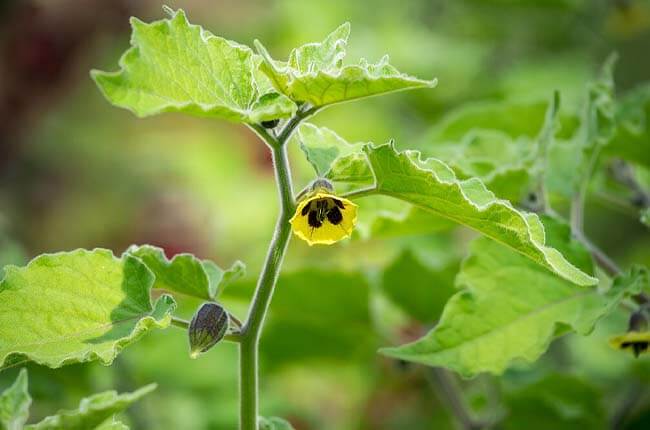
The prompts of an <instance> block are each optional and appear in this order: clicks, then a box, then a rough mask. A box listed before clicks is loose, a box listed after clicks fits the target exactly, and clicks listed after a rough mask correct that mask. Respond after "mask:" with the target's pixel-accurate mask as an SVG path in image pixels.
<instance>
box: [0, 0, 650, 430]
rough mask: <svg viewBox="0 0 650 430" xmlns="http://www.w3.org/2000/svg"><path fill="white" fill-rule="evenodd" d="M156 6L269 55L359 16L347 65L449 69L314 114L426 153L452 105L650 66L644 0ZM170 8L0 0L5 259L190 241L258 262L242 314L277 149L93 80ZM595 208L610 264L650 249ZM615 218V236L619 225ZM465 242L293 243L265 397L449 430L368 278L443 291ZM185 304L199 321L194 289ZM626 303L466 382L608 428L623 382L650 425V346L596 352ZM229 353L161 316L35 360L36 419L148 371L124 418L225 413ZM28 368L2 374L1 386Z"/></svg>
mask: <svg viewBox="0 0 650 430" xmlns="http://www.w3.org/2000/svg"><path fill="white" fill-rule="evenodd" d="M165 3H166V4H168V5H169V6H171V7H172V8H183V9H184V10H185V11H186V12H187V14H188V17H189V19H190V21H191V22H193V23H195V24H200V25H202V26H204V27H205V28H206V29H209V30H210V31H211V32H213V33H215V34H217V35H221V36H224V37H226V38H229V39H232V40H236V41H239V42H241V43H244V44H247V45H249V46H252V42H253V40H254V39H255V38H259V39H260V40H262V41H263V42H264V44H265V45H266V46H267V47H268V48H269V49H270V51H271V52H272V54H273V55H274V56H275V57H276V58H284V57H286V56H287V55H288V53H289V51H290V49H291V48H292V47H294V46H297V45H299V44H302V43H306V42H310V41H317V40H321V39H322V38H323V37H324V36H325V35H326V34H327V33H329V32H330V31H331V30H333V29H334V28H336V27H337V26H338V25H339V24H341V23H342V22H345V21H350V22H351V24H352V36H351V41H350V44H349V50H348V57H349V58H350V59H351V60H350V61H354V60H356V59H357V58H359V57H361V56H364V57H366V58H368V59H369V60H372V61H374V60H377V59H378V58H380V57H381V56H382V55H383V54H384V53H389V54H390V56H391V60H392V63H393V64H394V65H395V66H396V67H398V68H399V69H400V70H402V71H405V72H407V73H409V74H413V75H416V76H419V77H422V78H431V77H437V78H438V80H439V84H438V87H437V88H435V89H432V90H420V91H413V92H406V93H398V94H394V95H389V96H386V97H381V98H372V99H367V100H363V101H360V102H356V103H350V104H344V105H340V106H336V107H333V108H331V109H328V110H326V111H324V112H322V113H321V114H319V115H318V116H317V117H316V118H315V120H314V122H316V123H318V124H321V125H327V126H328V127H330V128H332V129H334V130H336V131H337V132H338V133H339V134H340V135H341V136H343V137H344V138H346V139H347V140H349V141H351V142H357V141H373V142H377V143H380V142H385V141H387V140H389V139H391V138H394V139H395V140H396V142H397V145H398V147H400V148H420V149H423V150H424V151H426V150H427V146H428V145H430V144H431V142H428V141H427V135H428V131H429V130H430V129H431V128H432V127H435V125H436V124H437V123H438V122H439V121H440V119H441V118H442V117H443V116H444V115H446V114H448V113H449V112H452V111H454V109H456V108H458V107H460V106H464V105H466V104H468V103H474V102H477V101H491V102H501V101H512V100H516V101H521V102H529V101H540V100H541V101H544V100H548V99H550V97H551V96H552V92H553V90H555V89H558V90H560V91H561V94H562V103H563V109H569V110H570V109H572V108H575V107H576V106H577V105H578V103H579V101H580V97H581V95H582V94H583V91H584V83H585V82H586V81H588V80H589V79H590V78H592V77H593V76H594V75H595V73H596V71H597V70H598V67H599V66H600V64H601V63H602V62H603V60H604V59H605V58H606V57H607V55H608V54H610V53H611V52H613V51H617V52H618V53H619V55H620V60H619V63H618V66H617V69H616V83H617V91H618V92H620V93H624V92H625V91H627V90H630V89H632V88H634V87H635V86H637V85H639V84H641V83H643V82H645V81H647V80H650V2H648V1H646V0H545V1H535V0H408V1H401V2H399V1H394V0H374V1H372V2H367V1H349V0H328V1H324V0H320V1H298V0H296V1H292V0H276V1H261V0H260V1H257V0H256V1H235V0H230V1H207V0H202V1H200V0H191V1H190V0H188V1H171V0H169V1H166V2H165ZM161 5H162V3H161V2H160V1H157V0H139V1H128V0H83V1H79V0H2V1H0V266H3V265H5V264H9V263H15V264H24V263H25V262H26V261H28V260H29V259H30V258H31V257H33V256H35V255H38V254H40V253H43V252H54V251H62V250H71V249H74V248H77V247H84V248H94V247H105V248H109V249H112V250H114V251H115V252H116V253H121V252H123V251H124V250H125V249H126V248H127V247H128V245H130V244H132V243H139V244H141V243H149V244H153V245H157V246H160V247H163V248H164V249H165V251H166V253H167V255H168V256H170V257H171V256H173V255H175V254H177V253H179V252H192V253H194V254H196V255H198V256H201V257H204V258H210V259H212V260H214V261H216V262H218V263H219V264H220V265H222V266H227V265H229V264H230V263H232V262H233V261H234V260H237V259H240V260H243V261H244V262H245V263H246V264H247V267H248V278H247V279H246V280H245V281H243V282H241V283H240V285H236V286H233V287H232V289H233V290H235V291H233V292H232V293H231V294H230V295H229V296H228V304H229V306H230V308H231V310H232V311H233V312H234V313H235V314H238V315H239V316H240V317H243V316H245V310H246V306H245V305H246V299H247V298H248V296H249V295H250V290H251V285H252V284H251V283H252V282H253V280H254V277H255V275H256V274H257V273H258V271H259V269H260V266H261V262H262V259H263V256H264V253H265V250H266V246H267V243H268V240H269V239H270V235H271V231H272V228H273V222H274V218H275V214H276V210H277V205H276V196H275V190H274V185H273V177H272V168H271V164H270V157H269V154H268V151H267V150H266V148H265V146H264V145H263V144H261V143H260V142H259V141H258V140H257V139H256V137H255V136H254V135H253V134H252V133H251V132H250V131H249V130H247V129H246V128H244V127H241V126H238V125H235V124H229V123H225V122H221V121H214V120H213V121H211V120H206V119H194V118H188V117H184V116H182V115H180V114H165V115H162V116H158V117H153V118H149V119H142V120H139V119H136V118H135V117H134V116H133V115H131V114H130V113H129V112H127V111H124V110H120V109H117V108H114V107H112V106H111V105H109V104H108V103H107V102H106V101H105V100H104V99H103V98H102V96H101V95H100V93H99V91H98V90H97V89H96V87H95V86H94V84H93V82H92V81H91V79H90V78H89V70H90V69H92V68H99V69H103V70H114V69H115V68H116V67H117V60H118V58H119V56H120V55H121V53H122V52H123V51H124V50H125V49H126V48H127V47H128V46H129V33H130V29H129V25H128V18H129V16H131V15H135V16H138V17H139V18H141V19H143V20H145V21H151V20H154V19H159V18H162V17H163V12H162V9H161ZM291 151H292V154H291V155H292V159H293V167H294V179H295V183H296V186H297V187H302V186H304V185H305V184H307V183H308V181H309V180H310V179H312V178H313V174H312V173H311V171H310V169H309V166H308V165H307V164H306V162H305V161H304V160H303V158H302V157H301V156H300V154H299V153H298V148H297V147H293V148H291ZM375 203H377V202H375ZM378 203H380V204H382V205H384V204H385V205H384V206H382V207H384V208H388V209H389V210H390V209H391V208H392V207H393V206H391V205H394V204H393V203H390V202H383V201H379V202H378ZM624 203H625V202H624ZM402 209H403V208H401V207H395V210H402ZM589 214H590V216H589V219H590V222H589V223H588V230H589V232H590V234H591V235H592V237H593V238H594V240H595V241H596V242H598V243H599V244H600V245H601V246H603V247H605V248H606V249H608V250H611V253H612V254H613V256H614V257H615V258H616V259H618V260H619V262H621V263H623V264H625V263H628V262H631V261H636V262H639V263H649V262H650V245H649V244H650V242H649V238H648V231H647V230H644V229H643V227H641V226H640V225H638V222H637V218H638V217H637V216H636V214H635V212H634V211H633V210H631V209H630V208H629V204H628V205H623V207H622V209H621V208H612V204H611V201H609V202H608V201H606V200H604V199H603V200H595V201H592V202H591V203H590V206H589ZM364 216H366V215H364V214H363V213H362V216H361V220H360V222H361V224H362V226H361V227H362V229H361V230H362V231H363V224H364V222H366V223H367V222H368V219H366V218H364ZM608 225H616V226H618V227H617V228H618V229H619V230H620V231H617V232H616V234H612V232H611V231H608V228H607V226H608ZM435 229H436V228H433V230H435ZM359 236H361V235H359ZM386 236H390V235H386ZM471 237H472V235H471V234H470V233H468V232H467V231H465V230H448V229H444V232H435V231H433V232H431V233H430V234H426V235H424V234H418V235H417V236H408V237H398V238H391V237H383V238H376V239H372V240H368V239H364V238H362V237H356V238H355V239H354V240H352V241H350V242H347V243H344V244H342V245H340V246H333V247H326V248H313V249H310V248H308V247H307V246H306V245H305V244H304V243H300V242H298V241H293V242H292V244H291V247H290V251H289V255H288V257H287V259H286V275H284V278H283V279H284V280H283V282H282V283H281V286H282V288H281V289H279V290H278V295H277V297H276V299H275V301H274V303H273V309H274V314H272V315H271V320H270V327H269V330H267V332H265V336H264V338H263V345H262V348H263V351H262V358H263V363H262V365H263V366H262V371H263V373H262V375H263V379H262V387H261V388H262V407H263V410H262V412H263V413H264V414H266V415H278V416H283V417H286V418H288V419H289V420H290V421H291V422H292V423H293V424H294V425H295V427H296V429H298V430H317V429H342V430H346V429H408V430H418V429H423V430H424V429H432V428H436V429H444V428H455V425H456V424H455V422H454V420H453V418H452V416H451V414H450V412H449V409H448V407H447V405H446V403H445V402H444V399H440V398H439V397H438V396H437V395H436V392H435V390H432V387H431V384H432V383H435V382H432V380H431V378H430V377H429V376H430V375H428V373H427V371H426V370H424V369H422V368H419V367H417V366H409V365H406V364H404V363H396V362H393V361H391V360H388V359H385V358H381V357H380V356H378V355H376V354H375V351H376V348H377V347H378V346H380V345H386V344H387V343H391V342H392V341H395V340H396V339H399V340H401V341H402V342H403V341H406V340H408V339H411V338H413V337H414V336H418V334H421V333H422V332H423V331H424V330H426V326H425V325H423V324H420V323H418V322H415V321H408V320H405V319H404V318H403V316H402V315H400V314H399V312H397V311H396V310H395V309H393V308H392V307H391V305H390V303H387V302H386V300H384V299H383V298H382V297H381V295H380V294H376V290H377V283H378V282H384V283H393V284H395V285H401V284H411V285H412V286H413V288H416V287H418V286H420V285H422V286H423V288H426V287H427V286H430V285H431V284H438V285H440V288H439V290H438V291H439V293H438V294H439V297H437V298H435V299H436V300H437V302H436V303H439V306H440V307H441V306H442V304H443V303H444V300H445V299H446V298H447V297H448V296H449V295H450V294H451V293H452V292H453V275H454V273H455V270H456V269H457V267H458V264H459V261H460V258H462V256H463V255H464V252H465V249H466V244H467V241H468V240H469V239H470V238H471ZM385 266H387V267H388V270H385V271H384V270H382V267H385ZM407 269H408V272H409V273H410V274H411V275H410V277H408V278H406V279H405V278H404V273H406V270H407ZM181 305H182V307H183V311H184V312H185V313H186V314H187V315H188V316H191V313H192V310H193V309H194V308H195V307H196V306H197V305H198V303H193V302H189V301H188V302H187V303H182V304H181ZM625 318H626V317H625V315H624V314H621V315H615V316H614V317H612V318H610V320H611V321H610V320H608V321H606V322H605V323H604V324H603V325H602V327H601V328H599V332H598V333H596V335H595V336H593V337H591V338H588V339H583V338H577V337H575V336H570V337H567V338H562V339H560V340H559V341H557V342H555V343H554V344H553V346H552V348H551V350H550V351H549V353H548V354H546V355H545V356H544V357H543V358H542V360H540V362H539V363H537V365H535V366H533V367H526V366H523V365H522V366H519V367H517V368H515V369H514V370H511V371H509V372H508V373H507V374H506V375H504V376H503V377H501V378H494V377H488V376H485V377H479V378H477V379H475V380H472V381H459V382H458V384H460V385H461V386H462V388H463V390H464V393H465V395H466V401H467V402H468V403H469V404H470V405H471V407H472V408H473V409H474V410H475V411H477V413H479V414H482V415H483V416H487V417H497V418H498V417H504V416H505V417H507V419H506V420H505V421H503V422H502V424H500V426H501V427H502V428H513V429H515V428H522V427H523V425H526V426H527V427H530V426H531V425H532V427H530V428H531V429H532V428H537V427H535V426H538V425H546V424H548V422H552V423H554V427H556V428H564V427H562V425H566V428H578V427H576V426H580V427H581V428H600V427H599V426H600V425H601V424H602V423H603V422H604V423H607V422H608V420H610V419H614V420H615V419H616V416H615V415H616V410H617V408H618V407H619V405H621V404H625V402H626V400H627V399H630V398H631V399H633V400H634V404H633V405H632V407H631V408H630V409H629V411H627V412H626V413H627V415H626V416H625V419H624V420H623V421H624V423H623V424H621V426H627V427H625V428H639V429H640V428H646V429H647V428H650V407H649V406H648V405H649V404H650V394H649V392H648V383H649V381H648V373H649V367H648V365H647V359H646V360H645V363H644V362H643V360H637V361H635V360H633V359H632V358H629V357H627V356H622V355H618V354H616V352H614V351H610V350H609V349H608V348H607V347H606V338H607V334H608V330H610V331H612V330H613V331H615V330H619V331H620V330H621V327H624V325H625ZM600 331H602V333H600ZM236 360H237V357H236V348H235V347H234V346H233V345H229V344H223V345H219V346H217V347H216V348H214V350H212V351H211V352H210V353H208V354H206V355H204V356H202V357H201V358H200V359H198V360H190V359H189V357H188V354H187V340H186V337H185V334H184V333H183V332H182V331H181V330H176V329H169V330H166V331H164V332H156V333H153V334H151V335H149V336H148V337H146V338H145V339H144V340H142V341H141V342H139V343H137V344H136V345H134V346H132V347H130V348H129V349H128V350H127V351H125V352H124V353H123V354H122V355H120V356H119V357H118V359H117V360H116V362H115V364H114V365H113V366H112V367H102V366H100V365H97V364H87V365H74V366H68V367H65V368H63V369H60V370H54V371H53V370H47V369H43V368H39V367H37V366H28V367H29V369H30V378H31V391H32V395H33V396H34V399H35V401H34V406H33V409H32V410H33V413H32V419H38V418H40V417H42V416H44V415H47V414H49V413H52V412H53V411H54V410H57V409H59V408H62V407H68V408H70V407H72V406H74V405H76V404H77V402H78V400H79V398H81V397H83V396H84V395H88V394H90V393H93V392H96V391H100V390H104V389H108V388H111V387H116V388H117V389H119V390H131V389H134V388H136V387H137V386H140V385H143V384H145V383H149V382H158V384H159V388H158V390H157V391H156V392H155V393H154V394H152V395H150V396H149V397H148V398H146V399H145V400H143V401H142V402H141V403H140V404H139V405H136V406H134V407H133V408H131V409H130V410H129V412H128V413H127V414H126V420H128V421H129V422H131V424H132V425H133V426H134V428H137V429H234V428H236V419H237V377H236V375H237V370H236ZM17 370H18V369H9V370H7V371H4V372H2V373H0V386H5V385H7V384H8V383H9V381H10V380H12V378H14V377H15V374H16V372H17ZM549 375H550V376H549ZM567 392H571V393H576V392H577V393H580V394H579V395H577V396H570V395H567V394H566V393H567ZM576 399H583V400H576ZM543 419H548V420H549V421H543ZM531 422H532V423H536V424H534V425H533V424H530V423H531ZM560 423H564V424H560ZM540 428H549V427H540ZM621 428H623V427H621Z"/></svg>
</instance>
